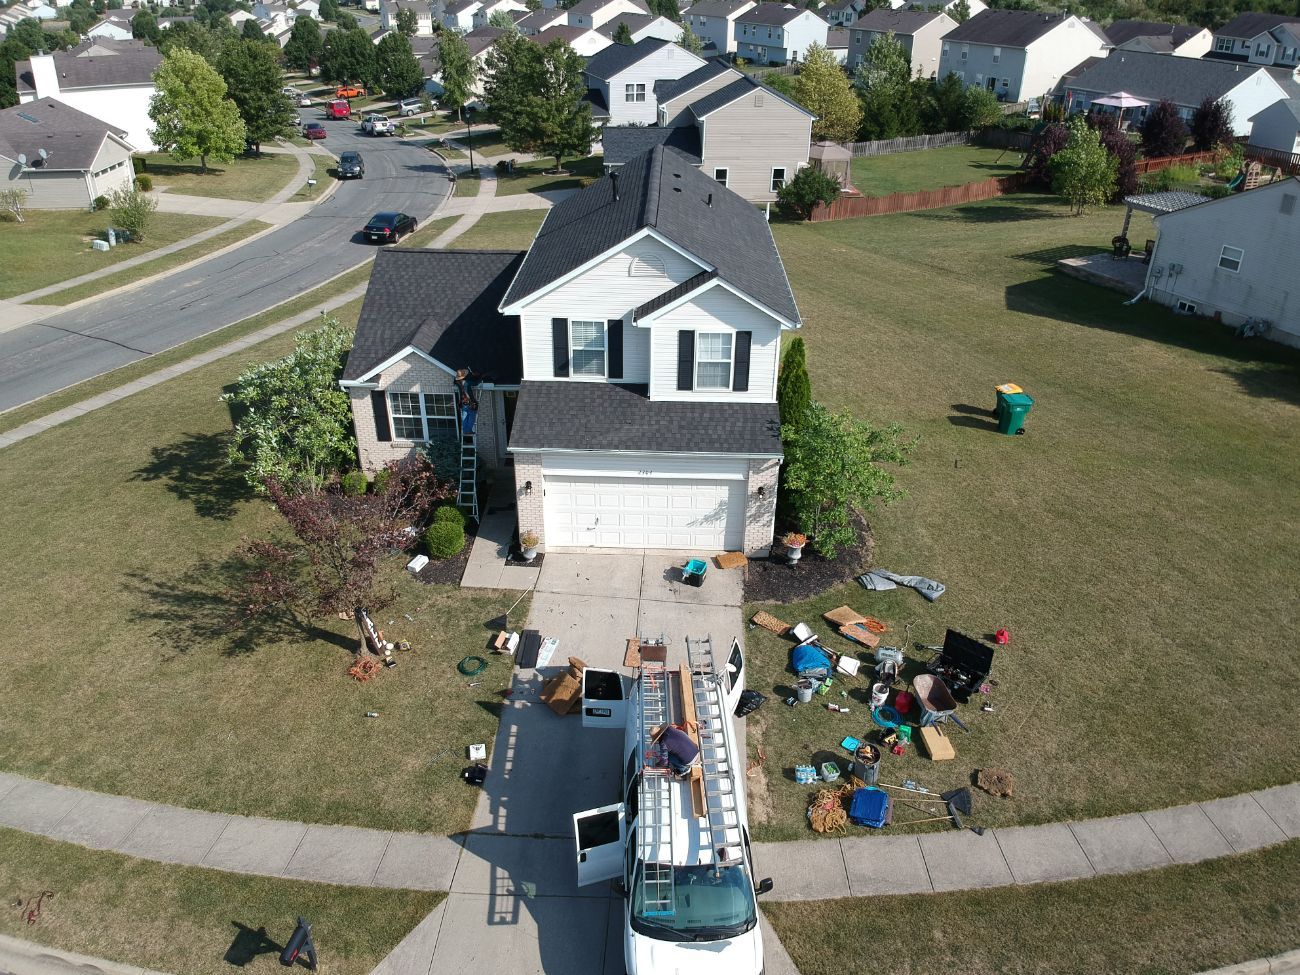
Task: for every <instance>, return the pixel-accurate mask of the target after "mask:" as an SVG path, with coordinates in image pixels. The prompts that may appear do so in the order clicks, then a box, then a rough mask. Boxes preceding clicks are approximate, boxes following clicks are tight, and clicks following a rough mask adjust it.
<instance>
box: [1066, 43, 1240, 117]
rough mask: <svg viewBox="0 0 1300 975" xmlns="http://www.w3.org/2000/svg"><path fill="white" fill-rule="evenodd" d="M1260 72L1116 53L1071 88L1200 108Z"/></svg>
mask: <svg viewBox="0 0 1300 975" xmlns="http://www.w3.org/2000/svg"><path fill="white" fill-rule="evenodd" d="M1260 70H1262V68H1261V67H1260V66H1257V65H1249V64H1237V63H1236V62H1233V61H1215V60H1213V59H1202V58H1173V57H1169V56H1168V55H1165V54H1152V53H1149V52H1147V51H1113V52H1112V53H1111V55H1110V56H1109V57H1107V58H1102V59H1100V60H1098V61H1097V62H1096V63H1095V64H1094V65H1092V67H1090V68H1087V69H1086V70H1084V71H1082V72H1081V73H1079V74H1078V75H1076V76H1075V77H1074V78H1073V79H1072V80H1071V81H1070V82H1069V87H1070V88H1072V89H1075V90H1076V91H1095V92H1100V93H1102V94H1105V95H1109V94H1112V93H1114V92H1117V91H1126V92H1128V93H1129V94H1130V95H1136V96H1137V97H1138V98H1146V99H1149V100H1152V101H1159V100H1160V99H1161V98H1168V99H1169V100H1170V101H1171V102H1173V103H1174V104H1176V105H1199V104H1200V103H1201V101H1202V100H1203V99H1205V98H1207V97H1208V98H1221V97H1222V96H1223V95H1225V94H1227V93H1228V92H1229V91H1231V90H1232V89H1233V88H1235V87H1237V85H1239V84H1241V83H1242V82H1243V81H1245V80H1246V79H1247V78H1249V77H1250V76H1251V75H1253V74H1254V73H1255V72H1256V71H1260Z"/></svg>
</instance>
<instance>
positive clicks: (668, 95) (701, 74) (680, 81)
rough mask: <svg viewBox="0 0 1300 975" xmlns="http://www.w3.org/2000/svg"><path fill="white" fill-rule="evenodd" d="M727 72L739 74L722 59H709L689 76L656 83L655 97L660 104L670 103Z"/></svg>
mask: <svg viewBox="0 0 1300 975" xmlns="http://www.w3.org/2000/svg"><path fill="white" fill-rule="evenodd" d="M728 71H731V72H734V73H735V74H737V75H739V74H740V72H739V71H736V69H735V68H733V67H732V66H731V65H729V64H728V63H727V62H726V61H725V60H723V59H722V58H709V59H708V60H707V61H705V62H704V65H703V67H699V68H696V69H695V70H694V71H692V72H691V73H690V74H686V75H682V76H681V77H680V78H676V79H665V80H662V81H656V82H655V97H656V98H658V99H659V102H660V103H661V104H662V103H663V102H667V101H672V99H674V98H676V97H677V96H678V95H684V94H686V93H687V92H689V91H693V90H694V89H696V88H698V87H700V85H702V84H704V83H705V82H706V81H708V80H709V79H710V78H716V77H717V76H718V75H720V74H725V73H726V72H728Z"/></svg>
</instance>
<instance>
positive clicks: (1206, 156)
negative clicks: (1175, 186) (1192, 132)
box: [1133, 149, 1223, 176]
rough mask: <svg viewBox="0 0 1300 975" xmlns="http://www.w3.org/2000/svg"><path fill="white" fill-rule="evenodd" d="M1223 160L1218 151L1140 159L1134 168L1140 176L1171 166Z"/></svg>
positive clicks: (1221, 154) (1197, 164) (1196, 164)
mask: <svg viewBox="0 0 1300 975" xmlns="http://www.w3.org/2000/svg"><path fill="white" fill-rule="evenodd" d="M1222 158H1223V153H1222V152H1221V151H1220V150H1218V149H1213V150H1211V151H1209V152H1185V153H1183V154H1182V155H1181V156H1156V157H1155V158H1153V159H1139V160H1138V161H1137V162H1136V163H1135V164H1134V166H1133V170H1134V172H1136V173H1137V174H1138V175H1139V176H1141V175H1143V174H1144V173H1158V172H1160V170H1162V169H1168V168H1169V167H1170V166H1200V165H1201V164H1202V163H1214V162H1218V161H1219V160H1220V159H1222Z"/></svg>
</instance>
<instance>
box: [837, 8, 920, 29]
mask: <svg viewBox="0 0 1300 975" xmlns="http://www.w3.org/2000/svg"><path fill="white" fill-rule="evenodd" d="M942 16H943V11H940V10H934V11H931V10H910V9H907V8H905V7H904V8H900V9H898V10H890V9H889V8H888V7H877V8H876V9H875V10H872V11H869V12H867V13H865V14H863V15H862V16H861V17H859V18H858V19H857V20H855V21H854V22H853V23H851V24H850V25H849V28H850V29H851V30H874V31H880V33H882V34H887V33H889V32H890V31H893V32H894V33H895V34H915V33H916V32H917V31H918V30H920V29H921V28H922V27H924V26H925V25H926V24H929V23H932V22H933V21H935V20H937V19H938V18H939V17H942Z"/></svg>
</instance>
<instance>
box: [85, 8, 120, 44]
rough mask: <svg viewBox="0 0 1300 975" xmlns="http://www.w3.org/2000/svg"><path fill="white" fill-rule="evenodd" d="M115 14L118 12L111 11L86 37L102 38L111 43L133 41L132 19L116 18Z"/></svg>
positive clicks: (87, 32)
mask: <svg viewBox="0 0 1300 975" xmlns="http://www.w3.org/2000/svg"><path fill="white" fill-rule="evenodd" d="M115 13H117V11H110V12H109V14H108V16H106V17H105V18H104V19H103V20H101V21H100V22H99V23H98V24H96V25H95V26H94V27H92V28H90V30H88V31H86V36H87V37H102V38H104V39H105V40H110V41H129V40H131V19H130V18H129V17H122V16H114V14H115Z"/></svg>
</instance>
